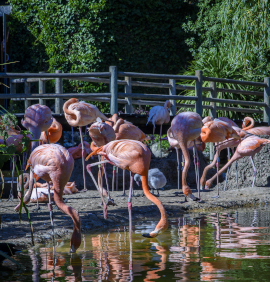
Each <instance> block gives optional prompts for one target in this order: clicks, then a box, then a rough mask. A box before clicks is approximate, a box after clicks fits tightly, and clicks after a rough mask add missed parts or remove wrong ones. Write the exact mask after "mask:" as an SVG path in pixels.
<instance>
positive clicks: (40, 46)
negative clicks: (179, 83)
mask: <svg viewBox="0 0 270 282" xmlns="http://www.w3.org/2000/svg"><path fill="white" fill-rule="evenodd" d="M9 2H10V4H11V5H12V15H11V19H10V28H11V34H12V36H11V42H10V44H11V49H12V50H11V59H18V60H20V64H17V65H16V66H14V67H13V70H14V71H15V70H19V71H42V70H45V71H49V72H54V71H55V70H57V69H60V70H62V71H64V72H96V71H108V68H109V66H110V65H116V66H117V67H118V69H119V70H121V71H134V72H152V73H153V72H155V73H177V72H178V71H179V66H183V65H185V64H186V62H187V60H190V59H191V56H190V52H189V51H188V47H187V45H186V43H185V39H187V38H188V34H187V33H186V32H185V31H184V30H183V29H182V28H181V25H182V24H183V23H184V22H186V21H187V20H186V16H188V17H189V18H191V19H193V17H194V15H195V13H196V6H194V5H193V2H192V1H191V2H190V1H189V2H187V1H185V0H172V1H153V0H152V1H150V0H149V1H138V0H130V1H125V0H120V1H113V0H107V1H106V0H99V1H96V0H91V1H86V0H73V1H66V0H50V1H49V0H27V1H26V0H24V1H18V0H9ZM28 46H29V47H28ZM107 87H108V86H105V85H103V84H101V85H97V84H93V83H83V82H71V83H69V84H68V85H67V84H65V88H64V89H65V91H66V92H101V91H107V90H108V89H107ZM70 90H71V91H70ZM106 110H108V109H106ZM103 111H104V110H103Z"/></svg>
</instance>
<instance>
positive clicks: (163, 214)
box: [142, 171, 169, 237]
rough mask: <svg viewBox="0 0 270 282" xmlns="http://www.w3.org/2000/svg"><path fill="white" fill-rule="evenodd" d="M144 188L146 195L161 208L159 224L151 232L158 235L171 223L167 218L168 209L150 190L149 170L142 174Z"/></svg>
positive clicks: (152, 235)
mask: <svg viewBox="0 0 270 282" xmlns="http://www.w3.org/2000/svg"><path fill="white" fill-rule="evenodd" d="M142 189H143V192H144V195H145V196H146V197H147V198H148V199H149V200H150V201H151V202H153V203H154V204H156V205H157V207H158V209H159V211H160V215H161V218H160V221H159V223H158V224H157V226H156V228H155V230H154V231H152V232H151V233H150V236H151V237H156V236H157V235H159V234H160V233H162V232H164V231H165V230H166V229H167V228H168V226H169V224H168V219H167V213H166V210H165V208H164V206H163V205H162V203H161V202H160V200H159V199H157V198H156V197H155V196H154V195H152V194H151V193H150V192H149V188H148V171H147V173H146V174H145V175H142Z"/></svg>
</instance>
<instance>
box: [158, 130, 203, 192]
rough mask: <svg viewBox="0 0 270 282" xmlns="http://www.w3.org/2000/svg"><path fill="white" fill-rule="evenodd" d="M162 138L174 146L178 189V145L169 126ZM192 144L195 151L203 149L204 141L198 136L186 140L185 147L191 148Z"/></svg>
mask: <svg viewBox="0 0 270 282" xmlns="http://www.w3.org/2000/svg"><path fill="white" fill-rule="evenodd" d="M162 140H168V142H169V144H170V146H171V148H174V149H175V151H176V157H177V187H178V190H179V189H180V158H179V151H178V150H179V149H181V148H180V145H179V143H178V142H177V140H176V139H174V138H173V135H172V129H171V127H170V128H169V129H168V131H167V137H164V138H162ZM194 145H195V146H196V149H197V151H201V152H202V151H203V150H204V149H205V143H203V142H202V140H201V137H200V136H199V137H198V138H196V139H195V140H192V141H188V143H187V147H188V149H189V150H192V149H193V148H194ZM194 166H195V168H196V161H195V156H194Z"/></svg>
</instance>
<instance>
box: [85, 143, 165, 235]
mask: <svg viewBox="0 0 270 282" xmlns="http://www.w3.org/2000/svg"><path fill="white" fill-rule="evenodd" d="M96 154H99V155H101V156H104V157H105V158H106V159H107V161H108V162H110V163H112V164H114V165H115V166H118V167H120V168H121V169H127V170H129V171H130V172H131V174H132V176H134V174H139V175H141V176H142V188H143V192H144V194H145V196H146V197H147V198H148V199H149V200H150V201H152V202H153V203H155V204H156V205H157V206H158V208H159V211H160V213H161V219H160V221H159V223H158V224H157V226H156V228H155V230H154V231H152V232H150V233H149V234H144V235H143V236H145V237H156V236H157V235H159V234H160V233H162V232H163V231H165V230H166V229H167V228H168V219H167V214H166V211H165V209H164V206H163V205H162V203H161V202H160V201H159V200H158V199H157V198H156V197H155V196H153V195H152V194H151V193H150V192H149V188H148V170H149V166H150V161H151V152H150V150H149V149H148V148H147V146H145V145H144V144H143V143H141V142H139V141H134V140H115V141H112V142H110V143H108V144H107V145H105V146H102V147H100V148H99V149H97V150H96V151H94V152H93V153H91V154H90V155H89V156H88V157H87V158H86V160H87V159H88V158H89V157H91V156H93V155H96ZM132 184H133V181H131V183H130V190H129V202H128V209H129V216H130V218H131V208H132V204H131V197H132Z"/></svg>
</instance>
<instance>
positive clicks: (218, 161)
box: [212, 142, 220, 198]
mask: <svg viewBox="0 0 270 282" xmlns="http://www.w3.org/2000/svg"><path fill="white" fill-rule="evenodd" d="M216 150H217V154H218V158H217V163H216V166H217V195H216V196H213V197H212V198H219V182H218V170H219V164H220V158H219V152H218V142H217V146H216Z"/></svg>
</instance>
